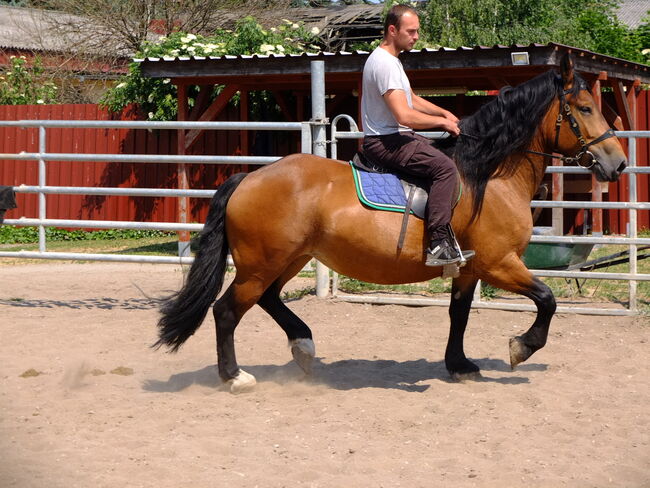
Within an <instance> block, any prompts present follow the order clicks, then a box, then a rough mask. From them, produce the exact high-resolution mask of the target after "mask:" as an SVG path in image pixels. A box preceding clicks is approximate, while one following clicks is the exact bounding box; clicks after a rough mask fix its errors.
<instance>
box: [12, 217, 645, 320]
mask: <svg viewBox="0 0 650 488" xmlns="http://www.w3.org/2000/svg"><path fill="white" fill-rule="evenodd" d="M47 231H48V232H47V235H46V236H47V250H48V251H61V252H80V253H82V252H86V253H116V254H135V255H163V256H177V255H178V244H177V238H176V234H175V233H168V232H159V231H134V230H109V231H95V232H87V231H65V230H61V229H53V228H48V229H47ZM640 235H641V236H642V237H648V236H650V231H649V230H645V231H643V232H640ZM37 241H38V232H37V231H36V229H35V228H19V227H12V226H3V227H0V249H2V250H4V251H18V250H26V251H36V250H38V244H37ZM193 248H194V246H193ZM627 249H628V246H605V247H600V248H597V249H595V250H594V251H593V252H592V253H591V255H590V256H589V259H590V260H591V259H596V258H599V257H604V256H608V255H611V254H614V253H616V252H620V251H623V250H627ZM645 252H646V253H648V252H650V250H648V251H645ZM629 270H630V269H629V263H623V264H619V265H616V266H611V267H609V268H602V269H599V270H597V271H598V272H612V273H627V272H629ZM638 271H639V273H642V274H650V258H648V259H645V260H640V261H638ZM314 274H315V273H314V272H313V271H302V272H300V273H299V275H298V276H300V277H303V278H311V277H314ZM542 280H543V281H544V282H545V283H546V284H547V285H548V286H549V287H550V288H551V290H553V293H554V294H555V295H556V297H558V298H559V299H562V298H576V297H582V298H588V299H592V300H595V301H603V302H615V303H622V304H624V305H627V300H628V293H629V285H628V283H627V282H626V281H614V280H600V279H599V280H596V279H587V280H579V281H576V280H574V279H564V278H542ZM339 290H340V291H341V292H344V293H376V292H380V293H395V294H411V295H423V296H433V295H436V294H439V293H449V292H450V291H451V280H450V279H444V280H443V279H440V278H438V279H435V280H431V281H427V282H423V283H413V284H405V285H376V284H372V283H365V282H362V281H359V280H356V279H353V278H349V277H346V276H340V280H339ZM312 292H313V288H306V289H304V290H297V291H294V292H291V293H290V294H287V295H286V296H285V297H283V298H284V299H287V300H290V299H295V298H300V297H302V296H304V295H307V294H309V293H312ZM505 295H508V294H507V293H506V292H504V291H503V290H499V289H497V288H494V287H492V286H490V285H489V284H487V283H482V288H481V297H482V298H483V299H496V298H498V297H500V296H505ZM637 299H638V305H639V308H640V309H641V310H642V311H644V312H645V311H647V313H650V282H643V281H642V282H638V283H637Z"/></svg>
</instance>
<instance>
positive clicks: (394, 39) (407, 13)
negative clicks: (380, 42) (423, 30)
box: [384, 5, 420, 52]
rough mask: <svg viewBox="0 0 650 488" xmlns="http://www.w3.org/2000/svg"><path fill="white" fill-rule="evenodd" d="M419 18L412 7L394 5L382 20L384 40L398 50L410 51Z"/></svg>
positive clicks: (415, 37) (416, 35)
mask: <svg viewBox="0 0 650 488" xmlns="http://www.w3.org/2000/svg"><path fill="white" fill-rule="evenodd" d="M419 31H420V19H419V18H418V14H417V12H416V11H415V9H413V8H412V7H409V6H407V5H394V6H393V7H391V9H390V10H389V11H388V14H387V15H386V20H385V21H384V42H388V43H390V44H393V45H394V46H395V48H397V50H398V51H400V52H401V51H410V50H411V49H413V45H414V44H415V42H416V41H417V40H418V38H419V37H420V36H419Z"/></svg>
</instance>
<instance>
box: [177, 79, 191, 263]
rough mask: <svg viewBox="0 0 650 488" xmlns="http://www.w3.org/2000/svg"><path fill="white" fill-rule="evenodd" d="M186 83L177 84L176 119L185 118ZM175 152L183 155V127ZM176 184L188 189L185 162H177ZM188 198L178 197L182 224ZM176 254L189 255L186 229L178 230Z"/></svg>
mask: <svg viewBox="0 0 650 488" xmlns="http://www.w3.org/2000/svg"><path fill="white" fill-rule="evenodd" d="M187 115H188V113H187V85H185V84H179V85H178V117H177V119H178V121H179V122H181V121H185V120H187ZM177 134H178V136H177V137H178V140H177V153H178V155H179V156H184V155H185V134H186V132H185V129H178V132H177ZM177 185H178V188H179V190H187V189H189V179H188V177H187V167H186V165H185V163H178V169H177ZM188 203H189V198H188V197H179V199H178V221H179V222H180V223H182V224H186V223H187V208H188ZM178 255H179V256H181V257H182V256H189V255H190V233H189V232H188V231H186V230H182V231H179V232H178Z"/></svg>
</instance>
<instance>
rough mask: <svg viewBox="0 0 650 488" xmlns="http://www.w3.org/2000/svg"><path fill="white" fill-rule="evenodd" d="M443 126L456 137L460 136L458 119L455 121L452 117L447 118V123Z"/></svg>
mask: <svg viewBox="0 0 650 488" xmlns="http://www.w3.org/2000/svg"><path fill="white" fill-rule="evenodd" d="M454 119H456V117H454ZM441 128H442V129H444V130H446V131H447V132H449V133H450V134H451V135H452V136H454V137H458V136H459V135H460V127H458V119H456V120H455V121H454V120H452V119H448V118H445V124H444V125H443V126H442V127H441Z"/></svg>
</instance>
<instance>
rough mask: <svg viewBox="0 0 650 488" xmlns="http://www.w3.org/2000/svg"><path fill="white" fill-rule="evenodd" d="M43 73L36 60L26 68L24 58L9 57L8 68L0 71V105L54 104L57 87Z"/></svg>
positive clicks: (38, 61)
mask: <svg viewBox="0 0 650 488" xmlns="http://www.w3.org/2000/svg"><path fill="white" fill-rule="evenodd" d="M43 72H44V70H43V67H42V65H41V62H40V60H39V59H38V58H36V59H35V60H34V63H33V65H32V66H28V65H27V59H26V58H25V56H10V57H9V66H8V67H7V68H5V69H3V70H1V71H0V105H31V104H45V103H54V102H55V101H56V99H57V87H56V86H55V85H54V83H52V82H51V81H48V80H47V78H46V77H45V76H44V73H43Z"/></svg>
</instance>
